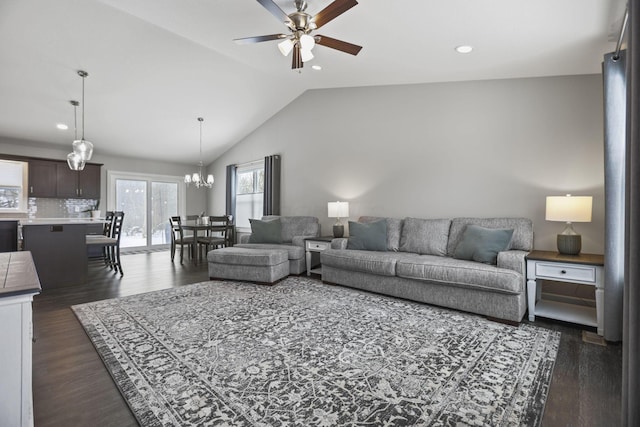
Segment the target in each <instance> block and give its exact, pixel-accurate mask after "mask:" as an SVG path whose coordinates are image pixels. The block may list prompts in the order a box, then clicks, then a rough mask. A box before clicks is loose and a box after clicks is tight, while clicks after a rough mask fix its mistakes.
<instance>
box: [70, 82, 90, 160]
mask: <svg viewBox="0 0 640 427" xmlns="http://www.w3.org/2000/svg"><path fill="white" fill-rule="evenodd" d="M78 75H79V76H80V77H82V137H81V138H80V139H76V140H75V141H73V144H72V145H73V151H74V153H77V154H79V155H80V157H81V158H82V160H83V161H85V162H88V161H89V160H91V156H92V155H93V144H92V143H90V142H89V141H87V140H85V139H84V79H86V78H87V77H88V76H89V73H87V72H86V71H83V70H78Z"/></svg>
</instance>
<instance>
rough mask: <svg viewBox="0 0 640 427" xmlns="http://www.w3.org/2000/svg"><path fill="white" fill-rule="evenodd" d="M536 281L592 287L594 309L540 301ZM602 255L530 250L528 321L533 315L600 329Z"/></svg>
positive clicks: (600, 330) (602, 295) (601, 320)
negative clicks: (594, 299)
mask: <svg viewBox="0 0 640 427" xmlns="http://www.w3.org/2000/svg"><path fill="white" fill-rule="evenodd" d="M538 280H550V281H555V282H561V283H578V284H582V285H588V286H594V287H595V288H596V289H595V296H596V307H595V308H594V307H588V306H583V305H577V304H569V303H564V302H560V301H550V300H544V299H542V298H541V287H540V286H537V281H538ZM603 300H604V256H602V255H595V254H580V255H562V254H559V253H557V252H549V251H532V252H530V253H529V255H527V301H528V308H529V320H530V321H532V322H533V321H535V318H536V316H540V317H547V318H550V319H556V320H562V321H565V322H571V323H578V324H581V325H586V326H592V327H595V328H597V329H598V335H602V334H603V333H604V328H603V310H604V306H603Z"/></svg>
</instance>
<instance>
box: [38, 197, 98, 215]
mask: <svg viewBox="0 0 640 427" xmlns="http://www.w3.org/2000/svg"><path fill="white" fill-rule="evenodd" d="M95 204H96V200H93V199H49V198H38V197H29V203H28V206H29V207H28V212H27V216H28V218H29V219H35V218H88V217H90V216H91V213H90V212H89V209H90V208H92V207H93V206H95Z"/></svg>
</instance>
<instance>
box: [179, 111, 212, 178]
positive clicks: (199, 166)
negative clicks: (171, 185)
mask: <svg viewBox="0 0 640 427" xmlns="http://www.w3.org/2000/svg"><path fill="white" fill-rule="evenodd" d="M198 121H199V122H200V162H198V172H194V173H192V174H191V175H189V174H187V175H185V176H184V182H185V183H186V184H187V185H188V184H193V185H195V186H196V188H200V187H205V188H211V187H213V175H211V174H209V175H207V179H206V181H205V179H204V175H203V173H202V166H203V163H202V122H203V121H204V119H203V118H202V117H198Z"/></svg>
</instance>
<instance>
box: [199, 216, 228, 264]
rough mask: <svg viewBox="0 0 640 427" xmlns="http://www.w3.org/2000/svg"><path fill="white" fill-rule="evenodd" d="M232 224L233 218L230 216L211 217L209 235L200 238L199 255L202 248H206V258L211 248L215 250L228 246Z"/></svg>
mask: <svg viewBox="0 0 640 427" xmlns="http://www.w3.org/2000/svg"><path fill="white" fill-rule="evenodd" d="M230 224H231V218H230V216H229V215H220V216H210V217H209V228H208V229H207V234H206V235H205V236H201V237H198V253H200V248H201V247H202V246H204V248H205V256H206V254H207V252H209V247H213V248H214V249H215V248H219V247H225V246H227V245H228V239H229V226H230Z"/></svg>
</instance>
